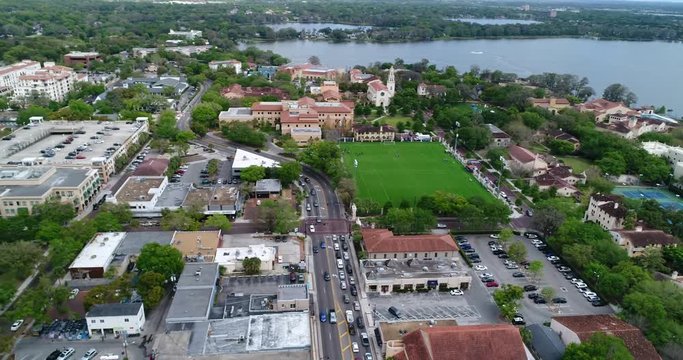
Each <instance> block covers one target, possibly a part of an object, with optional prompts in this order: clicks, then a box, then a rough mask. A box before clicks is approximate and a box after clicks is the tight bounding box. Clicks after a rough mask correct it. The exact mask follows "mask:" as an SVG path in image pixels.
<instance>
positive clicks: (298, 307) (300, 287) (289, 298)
mask: <svg viewBox="0 0 683 360" xmlns="http://www.w3.org/2000/svg"><path fill="white" fill-rule="evenodd" d="M275 302H276V306H275V310H277V311H308V306H309V304H310V301H309V299H308V286H307V285H306V284H288V285H279V286H278V287H277V298H276V301H275Z"/></svg>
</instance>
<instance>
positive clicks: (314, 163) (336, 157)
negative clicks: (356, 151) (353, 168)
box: [299, 141, 362, 181]
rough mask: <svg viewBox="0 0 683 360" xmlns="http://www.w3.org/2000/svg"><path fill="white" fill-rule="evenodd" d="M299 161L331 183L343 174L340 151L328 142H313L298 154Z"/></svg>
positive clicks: (335, 145)
mask: <svg viewBox="0 0 683 360" xmlns="http://www.w3.org/2000/svg"><path fill="white" fill-rule="evenodd" d="M299 161H301V162H302V163H304V164H307V165H309V166H311V167H312V168H314V169H317V170H320V171H322V172H323V173H325V174H327V175H328V176H329V177H330V178H332V180H333V181H338V180H339V179H340V178H341V175H342V172H343V166H342V164H341V149H340V148H339V146H337V144H335V143H333V142H330V141H314V142H313V143H312V144H310V145H309V146H308V147H307V148H306V149H304V151H302V152H301V153H299ZM360 166H362V165H360Z"/></svg>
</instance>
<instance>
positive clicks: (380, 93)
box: [367, 66, 396, 107]
mask: <svg viewBox="0 0 683 360" xmlns="http://www.w3.org/2000/svg"><path fill="white" fill-rule="evenodd" d="M395 91H396V75H395V71H394V67H393V66H392V67H391V69H389V77H388V78H387V84H386V85H384V83H383V82H382V80H380V79H375V80H372V81H370V82H368V92H367V98H368V101H370V103H371V104H372V105H374V106H382V107H387V106H389V104H390V103H391V98H393V97H394V92H395Z"/></svg>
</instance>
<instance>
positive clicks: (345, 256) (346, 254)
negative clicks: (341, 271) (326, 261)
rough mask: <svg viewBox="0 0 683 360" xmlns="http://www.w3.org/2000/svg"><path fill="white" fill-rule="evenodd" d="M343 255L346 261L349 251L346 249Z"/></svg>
mask: <svg viewBox="0 0 683 360" xmlns="http://www.w3.org/2000/svg"><path fill="white" fill-rule="evenodd" d="M343 257H344V260H347V261H348V260H349V252H348V251H344V253H343Z"/></svg>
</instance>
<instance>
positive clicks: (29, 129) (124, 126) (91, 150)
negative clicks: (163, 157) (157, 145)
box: [0, 117, 148, 183]
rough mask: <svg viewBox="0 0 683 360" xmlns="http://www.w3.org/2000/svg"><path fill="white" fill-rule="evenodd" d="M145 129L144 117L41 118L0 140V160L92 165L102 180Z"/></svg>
mask: <svg viewBox="0 0 683 360" xmlns="http://www.w3.org/2000/svg"><path fill="white" fill-rule="evenodd" d="M147 130H148V124H147V118H138V119H137V120H136V121H129V122H123V121H121V122H116V123H111V122H101V121H43V118H42V117H35V118H32V119H31V124H30V125H27V126H25V127H23V128H20V129H18V130H15V131H14V132H13V133H12V136H13V137H12V139H10V140H9V141H1V142H0V161H2V162H4V163H6V164H9V165H23V166H41V165H42V166H56V167H60V168H64V167H66V168H84V167H89V168H93V169H96V170H97V172H98V173H99V176H100V178H101V179H102V181H103V182H105V183H106V182H107V181H109V177H110V176H111V175H112V174H113V173H114V172H115V170H116V159H118V158H119V157H122V156H128V149H130V148H131V147H132V146H133V145H137V144H138V143H139V141H140V139H141V138H142V136H143V134H146V133H147Z"/></svg>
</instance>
